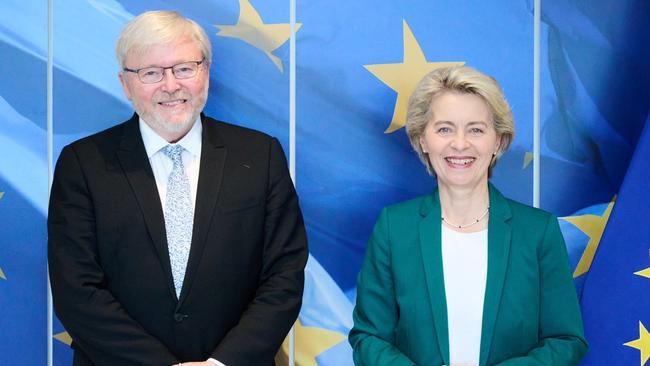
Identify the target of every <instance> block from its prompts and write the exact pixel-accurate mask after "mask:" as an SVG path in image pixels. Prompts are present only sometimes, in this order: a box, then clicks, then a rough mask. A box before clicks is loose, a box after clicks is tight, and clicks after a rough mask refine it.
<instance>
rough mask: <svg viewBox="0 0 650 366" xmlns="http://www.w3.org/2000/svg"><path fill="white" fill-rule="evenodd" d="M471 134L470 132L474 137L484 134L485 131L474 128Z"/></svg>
mask: <svg viewBox="0 0 650 366" xmlns="http://www.w3.org/2000/svg"><path fill="white" fill-rule="evenodd" d="M469 132H470V133H471V134H472V135H481V134H483V129H480V128H477V127H474V128H471V129H470V130H469Z"/></svg>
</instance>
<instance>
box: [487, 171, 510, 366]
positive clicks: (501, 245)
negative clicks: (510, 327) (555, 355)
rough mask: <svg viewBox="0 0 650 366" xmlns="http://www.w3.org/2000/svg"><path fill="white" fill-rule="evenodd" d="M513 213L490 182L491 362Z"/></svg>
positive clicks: (489, 291) (488, 324)
mask: <svg viewBox="0 0 650 366" xmlns="http://www.w3.org/2000/svg"><path fill="white" fill-rule="evenodd" d="M511 216H512V214H511V212H510V207H509V206H508V202H507V201H506V199H505V198H504V197H503V196H502V195H501V193H500V192H499V191H498V190H496V188H494V186H492V184H490V221H489V223H488V273H487V283H486V287H485V302H484V304H483V326H482V330H481V359H480V362H479V364H480V365H482V366H484V365H485V364H486V363H487V360H488V356H489V351H490V345H491V344H492V336H493V334H494V325H495V323H496V318H497V314H498V312H499V304H500V302H501V293H502V290H503V283H504V280H505V277H506V272H507V270H508V257H509V254H510V235H511V228H510V225H509V224H508V220H509V219H510V217H511Z"/></svg>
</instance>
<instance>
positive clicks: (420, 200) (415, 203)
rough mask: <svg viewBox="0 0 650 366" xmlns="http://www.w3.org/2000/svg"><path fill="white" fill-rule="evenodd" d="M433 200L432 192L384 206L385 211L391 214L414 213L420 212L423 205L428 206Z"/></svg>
mask: <svg viewBox="0 0 650 366" xmlns="http://www.w3.org/2000/svg"><path fill="white" fill-rule="evenodd" d="M431 200H432V198H431V194H425V195H422V196H418V197H415V198H411V199H408V200H406V201H400V202H396V203H393V204H390V205H388V206H386V207H385V208H384V210H383V211H384V213H388V214H390V215H391V216H392V215H397V216H402V215H414V214H419V213H420V211H421V209H422V207H423V206H427V205H428V204H429V203H430V201H431Z"/></svg>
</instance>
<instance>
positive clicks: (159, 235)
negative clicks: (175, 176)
mask: <svg viewBox="0 0 650 366" xmlns="http://www.w3.org/2000/svg"><path fill="white" fill-rule="evenodd" d="M116 154H117V158H118V160H119V161H120V164H121V166H122V169H123V170H124V174H125V175H126V178H127V180H128V182H129V184H130V185H131V189H132V190H133V193H134V195H135V197H136V200H137V201H138V205H139V206H140V210H141V211H142V215H143V216H144V221H145V223H146V226H147V230H148V231H149V235H150V237H151V241H152V242H153V245H154V247H155V250H156V253H157V254H158V258H159V260H160V264H161V266H162V269H163V273H164V274H165V276H166V277H167V280H168V281H167V284H168V287H169V291H170V293H171V295H172V296H174V297H175V296H176V295H175V290H174V286H173V282H174V281H173V279H172V272H171V266H170V264H169V251H168V250H167V238H166V234H165V218H164V216H163V210H162V206H161V204H160V196H159V194H158V188H157V186H156V180H155V178H154V175H153V170H151V164H150V163H149V159H148V157H147V152H146V150H145V148H144V143H143V142H142V135H141V134H140V128H139V126H138V116H137V115H135V114H134V115H133V117H132V118H131V120H129V121H128V122H127V123H126V124H125V125H124V134H123V136H122V142H121V144H120V147H119V149H118V150H117V153H116Z"/></svg>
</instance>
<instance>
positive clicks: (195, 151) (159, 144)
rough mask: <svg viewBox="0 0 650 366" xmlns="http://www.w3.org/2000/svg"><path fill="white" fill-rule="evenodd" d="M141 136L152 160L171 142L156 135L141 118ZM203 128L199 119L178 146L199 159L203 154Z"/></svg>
mask: <svg viewBox="0 0 650 366" xmlns="http://www.w3.org/2000/svg"><path fill="white" fill-rule="evenodd" d="M139 125H140V134H141V135H142V142H144V148H145V150H146V151H147V157H148V158H150V159H151V157H152V156H153V155H155V154H156V153H157V152H158V151H160V150H161V149H162V148H164V147H165V146H167V145H169V142H167V140H165V139H164V138H162V137H161V136H160V135H159V134H157V133H156V131H154V130H153V129H152V128H151V127H149V125H148V124H147V123H146V122H145V121H144V120H143V119H142V117H140V121H139ZM202 131H203V126H202V125H201V117H199V118H197V119H196V121H194V124H193V125H192V128H191V129H190V131H189V132H188V133H187V134H186V135H185V136H183V138H182V139H180V140H179V141H178V142H177V143H176V144H178V145H181V146H182V147H183V149H185V150H187V151H188V152H189V153H190V154H192V155H193V156H195V157H198V156H199V155H200V154H201V133H202Z"/></svg>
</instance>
